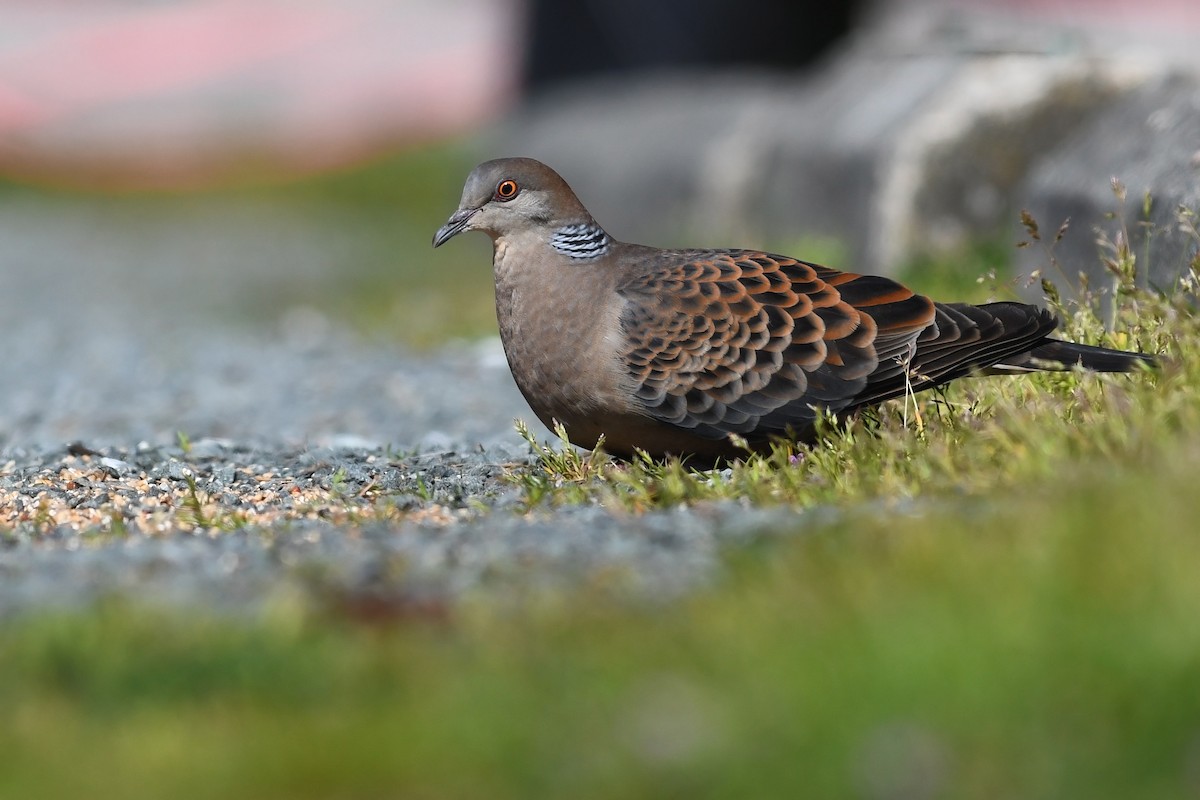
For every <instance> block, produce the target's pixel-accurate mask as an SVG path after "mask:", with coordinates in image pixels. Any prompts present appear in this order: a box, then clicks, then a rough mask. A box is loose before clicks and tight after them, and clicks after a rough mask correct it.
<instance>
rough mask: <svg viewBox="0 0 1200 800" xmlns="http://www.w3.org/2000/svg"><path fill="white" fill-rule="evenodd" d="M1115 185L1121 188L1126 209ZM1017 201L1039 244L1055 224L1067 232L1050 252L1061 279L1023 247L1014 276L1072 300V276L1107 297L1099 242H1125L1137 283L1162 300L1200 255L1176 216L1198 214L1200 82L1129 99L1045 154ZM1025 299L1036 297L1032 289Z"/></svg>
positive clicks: (1045, 259)
mask: <svg viewBox="0 0 1200 800" xmlns="http://www.w3.org/2000/svg"><path fill="white" fill-rule="evenodd" d="M1113 178H1115V179H1117V180H1118V181H1120V182H1121V183H1122V184H1123V185H1124V187H1125V192H1126V199H1125V201H1124V202H1122V201H1121V200H1120V199H1119V198H1118V197H1117V195H1116V193H1115V192H1114V189H1113V185H1112V179H1113ZM1020 193H1021V195H1022V196H1024V197H1026V198H1028V206H1027V208H1028V210H1029V212H1030V214H1031V215H1032V216H1033V217H1034V219H1035V220H1036V221H1037V222H1038V225H1039V227H1040V228H1041V229H1042V239H1043V241H1046V240H1048V239H1050V238H1053V235H1054V231H1055V230H1056V229H1057V228H1058V227H1059V226H1060V225H1061V224H1062V223H1063V221H1065V220H1068V219H1069V220H1070V226H1069V228H1068V230H1067V232H1066V234H1065V235H1064V236H1063V238H1062V240H1061V241H1060V242H1058V243H1057V244H1056V245H1055V246H1054V249H1053V257H1054V259H1055V260H1056V261H1057V262H1058V266H1059V269H1057V270H1055V269H1052V268H1051V267H1050V266H1049V259H1050V255H1051V254H1050V253H1048V252H1047V251H1046V249H1045V248H1043V247H1029V248H1025V249H1024V250H1023V251H1022V253H1021V256H1020V260H1019V262H1018V271H1019V273H1021V274H1026V275H1027V274H1029V273H1031V272H1033V271H1034V270H1041V271H1042V273H1043V275H1044V277H1046V278H1049V279H1050V280H1052V281H1054V282H1055V283H1056V284H1058V285H1059V288H1060V290H1063V293H1064V294H1066V295H1071V294H1074V293H1075V292H1074V290H1075V288H1076V287H1078V286H1079V283H1080V277H1079V276H1080V274H1082V275H1084V276H1086V277H1085V279H1086V281H1087V282H1088V284H1089V286H1090V287H1091V288H1092V289H1094V290H1102V289H1106V288H1108V287H1111V285H1112V282H1113V277H1112V275H1111V274H1110V273H1109V272H1108V271H1107V270H1106V269H1105V267H1104V264H1103V263H1102V257H1103V256H1105V255H1111V251H1110V250H1108V249H1107V248H1105V247H1103V246H1102V245H1100V244H1098V239H1099V238H1100V237H1101V236H1103V237H1106V238H1107V239H1108V240H1109V241H1111V242H1115V241H1116V240H1117V237H1118V235H1119V234H1120V235H1123V233H1122V232H1124V233H1127V234H1128V241H1129V246H1130V248H1131V249H1132V251H1133V253H1134V255H1135V257H1136V258H1137V259H1138V261H1137V265H1138V272H1139V275H1138V279H1139V283H1140V284H1141V285H1143V286H1154V287H1157V288H1159V289H1163V290H1169V289H1170V288H1171V287H1172V286H1174V285H1175V283H1176V282H1177V281H1178V279H1179V278H1180V276H1181V275H1183V274H1185V272H1186V271H1187V269H1188V265H1189V264H1190V263H1191V262H1192V261H1193V260H1194V259H1195V258H1196V257H1197V253H1198V252H1200V250H1198V248H1200V240H1198V239H1197V237H1196V235H1195V232H1194V230H1192V231H1186V230H1181V229H1180V226H1179V220H1178V213H1179V209H1180V208H1181V207H1182V208H1186V209H1190V210H1191V211H1193V212H1197V211H1200V82H1197V80H1195V79H1194V78H1190V77H1186V76H1183V75H1173V76H1170V77H1167V78H1163V79H1160V80H1156V81H1154V82H1152V83H1150V84H1148V85H1146V86H1144V87H1142V88H1140V89H1138V90H1136V91H1134V92H1132V93H1130V94H1129V95H1128V96H1127V97H1125V98H1124V99H1123V100H1121V101H1120V102H1117V103H1115V104H1113V105H1112V106H1111V107H1110V108H1108V109H1106V110H1105V111H1104V112H1102V113H1101V114H1099V115H1098V116H1097V117H1096V118H1095V119H1094V120H1093V121H1092V122H1091V123H1090V124H1089V125H1088V126H1087V128H1086V129H1084V130H1082V131H1080V132H1079V133H1078V134H1076V135H1074V136H1070V137H1068V138H1066V139H1065V140H1064V141H1062V142H1061V143H1060V144H1059V145H1058V146H1057V147H1055V148H1053V149H1052V150H1050V151H1049V152H1048V153H1046V155H1045V157H1044V158H1043V159H1042V160H1040V161H1039V162H1038V163H1037V164H1036V165H1035V167H1034V168H1033V170H1032V171H1031V173H1030V176H1029V180H1028V181H1027V183H1026V184H1025V185H1024V187H1023V188H1022V189H1021V192H1020ZM1146 197H1149V199H1150V208H1149V214H1148V215H1147V214H1145V213H1144V211H1145V208H1144V201H1145V198H1146ZM1110 215H1115V216H1110ZM1145 223H1148V225H1147V224H1145ZM1027 291H1028V292H1029V294H1030V295H1031V296H1034V297H1036V296H1038V295H1040V287H1039V286H1038V285H1036V284H1035V285H1032V286H1030V287H1028V288H1027Z"/></svg>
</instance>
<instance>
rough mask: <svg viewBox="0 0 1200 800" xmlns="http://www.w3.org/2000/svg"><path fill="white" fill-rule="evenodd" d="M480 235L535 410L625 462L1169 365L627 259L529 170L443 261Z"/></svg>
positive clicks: (729, 259) (784, 276) (1023, 332)
mask: <svg viewBox="0 0 1200 800" xmlns="http://www.w3.org/2000/svg"><path fill="white" fill-rule="evenodd" d="M466 231H482V232H483V233H485V234H487V235H488V236H489V237H491V240H492V246H493V249H492V269H493V275H494V279H495V287H496V317H497V321H498V324H499V328H500V338H501V340H502V342H503V345H504V352H505V355H506V357H507V359H508V365H509V368H510V369H511V371H512V375H513V379H514V380H515V381H516V384H517V387H518V388H519V389H520V391H521V393H522V395H523V396H524V397H525V400H526V401H527V402H528V403H529V406H530V408H531V409H532V410H533V412H534V413H535V414H536V415H537V417H538V419H540V420H541V421H542V422H543V423H544V424H545V425H547V426H548V427H551V428H553V427H554V426H555V423H559V424H561V425H562V426H563V428H564V429H565V431H566V434H567V437H568V438H569V440H570V441H571V442H572V443H573V444H576V445H578V446H580V447H583V448H587V449H592V448H594V447H596V445H597V443H598V442H600V441H603V447H604V449H605V451H606V452H608V453H611V454H613V455H617V456H622V457H632V456H633V455H634V454H635V453H637V451H644V452H645V453H647V454H649V455H651V456H654V457H664V456H671V455H674V456H680V457H691V458H695V459H698V460H699V461H713V460H720V459H736V458H739V457H744V456H745V455H747V449H749V450H752V451H766V450H768V449H769V448H770V446H771V444H772V442H773V441H775V440H777V439H779V438H787V439H791V440H794V441H802V442H807V441H811V440H812V437H813V433H814V429H815V425H816V422H817V420H818V419H819V418H820V417H821V416H822V415H830V414H831V415H834V416H836V417H845V416H849V415H852V414H853V413H855V412H856V411H858V410H860V409H863V408H866V407H871V406H875V405H878V404H880V403H883V402H885V401H887V400H890V399H892V398H897V397H901V396H904V395H907V394H909V393H912V392H919V391H922V390H924V389H929V388H932V387H935V386H939V385H942V384H944V383H946V382H948V381H952V380H955V379H956V378H962V377H967V376H973V375H980V374H997V373H1019V372H1030V371H1036V370H1045V369H1050V370H1063V369H1075V368H1083V369H1085V370H1091V371H1096V372H1131V371H1135V370H1137V369H1140V368H1143V367H1145V366H1152V365H1153V364H1154V363H1155V360H1154V358H1153V356H1149V355H1145V354H1141V353H1131V352H1124V351H1119V350H1112V349H1107V348H1103V347H1094V346H1089V345H1083V344H1075V343H1072V342H1067V341H1063V340H1060V339H1056V338H1054V337H1052V336H1051V334H1052V333H1053V332H1054V330H1055V328H1056V327H1057V326H1058V320H1057V319H1056V318H1055V316H1054V315H1053V314H1052V313H1050V312H1049V311H1047V310H1046V309H1044V308H1040V307H1038V306H1035V305H1029V304H1024V303H1016V302H994V303H985V304H981V305H970V304H966V303H944V302H936V301H934V300H931V299H930V298H928V297H925V296H923V295H920V294H917V293H915V292H913V291H912V290H910V289H908V288H906V287H905V286H903V285H902V284H900V283H898V282H897V281H895V280H892V279H890V278H886V277H881V276H876V275H861V274H858V273H853V272H840V271H838V270H835V269H830V268H829V267H825V266H821V265H819V264H814V263H811V262H807V261H804V260H801V259H799V258H793V257H790V256H784V255H777V254H773V253H768V252H763V251H760V250H752V249H749V250H740V249H729V250H725V249H702V248H697V249H660V248H656V247H648V246H645V245H639V244H630V243H626V242H621V241H618V240H616V239H614V238H613V237H612V236H610V235H609V234H608V233H607V232H606V231H605V230H604V228H602V227H601V226H600V224H599V223H598V222H596V220H595V219H594V218H593V217H592V215H591V214H590V213H589V212H588V210H587V209H586V208H585V207H584V205H583V203H581V202H580V200H579V198H578V197H577V196H576V195H575V192H574V191H572V189H571V187H570V186H568V185H567V182H566V181H565V180H563V178H562V177H560V176H559V174H558V173H556V172H555V171H554V170H553V169H551V168H550V167H548V166H546V165H545V164H543V163H541V162H539V161H536V160H534V159H530V158H501V159H496V160H492V161H486V162H484V163H482V164H480V165H479V166H477V167H476V168H475V169H474V170H473V171H472V172H471V174H470V175H469V176H468V177H467V180H466V184H465V185H464V187H463V192H462V199H461V202H460V203H459V207H458V209H457V210H456V211H455V212H454V213H453V214H451V216H450V218H449V219H448V220H447V221H446V224H445V225H444V226H442V227H441V228H440V229H439V230H438V231H437V233H436V234H435V236H434V237H433V245H434V247H440V246H441V245H443V244H445V243H446V242H447V241H449V240H450V239H452V238H453V237H455V236H457V235H458V234H460V233H463V232H466Z"/></svg>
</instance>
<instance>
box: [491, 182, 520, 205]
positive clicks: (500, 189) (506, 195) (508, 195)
mask: <svg viewBox="0 0 1200 800" xmlns="http://www.w3.org/2000/svg"><path fill="white" fill-rule="evenodd" d="M520 190H521V187H520V186H517V182H516V181H514V180H513V179H512V178H505V179H504V180H502V181H500V183H498V184H496V199H497V200H512V199H513V198H514V197H516V196H517V192H519V191H520Z"/></svg>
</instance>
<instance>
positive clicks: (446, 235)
mask: <svg viewBox="0 0 1200 800" xmlns="http://www.w3.org/2000/svg"><path fill="white" fill-rule="evenodd" d="M477 211H479V209H478V208H460V209H459V210H458V211H455V212H454V213H453V214H451V215H450V219H448V220H446V224H445V225H443V226H442V227H440V228H438V232H437V233H435V234H434V235H433V246H434V247H441V246H442V245H444V244H445V243H446V242H448V241H450V240H451V239H453V238H454V237H455V236H457V235H458V234H460V233H462V231H463V228H465V227H467V223H468V222H470V221H471V217H473V216H475V213H476V212H477Z"/></svg>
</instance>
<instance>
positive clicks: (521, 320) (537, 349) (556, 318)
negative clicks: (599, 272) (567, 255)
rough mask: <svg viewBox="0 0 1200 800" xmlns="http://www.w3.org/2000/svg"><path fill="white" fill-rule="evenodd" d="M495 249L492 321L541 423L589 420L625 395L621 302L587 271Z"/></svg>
mask: <svg viewBox="0 0 1200 800" xmlns="http://www.w3.org/2000/svg"><path fill="white" fill-rule="evenodd" d="M537 255H538V254H537V253H532V254H531V253H528V252H524V253H523V252H522V250H521V249H519V248H513V247H505V246H503V245H502V244H498V245H497V247H496V252H495V258H494V262H493V266H494V271H495V281H496V319H497V322H498V323H499V327H500V339H501V341H502V342H503V343H504V352H505V354H506V355H507V357H508V363H509V367H510V368H511V369H512V373H513V377H514V378H515V379H516V382H517V386H518V387H519V388H520V389H521V392H522V393H523V394H524V395H525V397H526V399H527V400H528V401H529V404H530V406H532V407H533V409H534V410H535V411H536V412H537V413H538V415H539V416H542V417H547V416H553V417H555V418H559V419H561V418H563V417H569V416H571V415H575V414H586V413H588V412H589V411H590V410H591V409H593V408H595V407H596V406H597V405H598V404H605V403H608V404H611V403H613V402H621V403H624V402H625V401H624V398H625V397H626V396H627V394H626V387H625V385H624V383H625V382H626V381H627V380H628V378H627V377H626V376H625V375H623V372H622V370H621V369H620V365H619V359H618V358H617V352H618V345H619V337H620V336H621V333H620V324H619V314H620V299H619V298H618V296H617V295H616V293H615V292H614V291H613V290H612V288H611V287H610V286H608V283H609V282H608V281H606V280H604V279H603V278H601V279H597V276H596V275H594V274H592V275H588V274H585V273H584V272H583V271H584V270H595V269H598V267H596V266H595V265H592V264H580V265H577V264H572V263H570V262H564V261H563V260H562V259H548V258H538V257H537Z"/></svg>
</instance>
